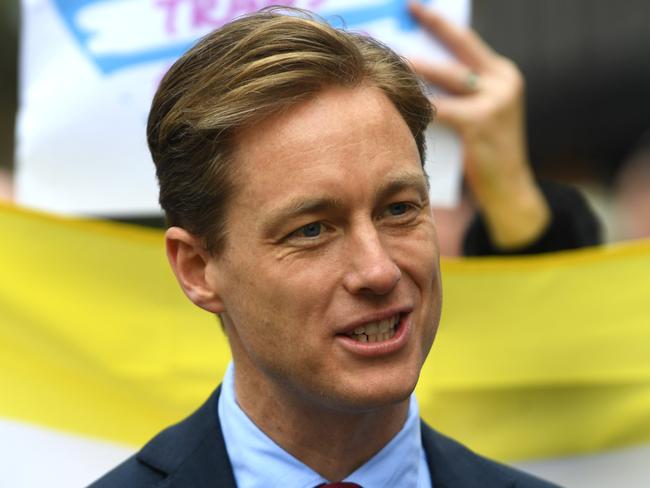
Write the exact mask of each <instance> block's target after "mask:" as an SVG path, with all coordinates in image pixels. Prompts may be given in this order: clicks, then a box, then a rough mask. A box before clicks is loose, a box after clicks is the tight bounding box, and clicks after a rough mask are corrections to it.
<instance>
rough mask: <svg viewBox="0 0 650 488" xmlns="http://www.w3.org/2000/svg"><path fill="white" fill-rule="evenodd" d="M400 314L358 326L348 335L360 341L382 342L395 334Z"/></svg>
mask: <svg viewBox="0 0 650 488" xmlns="http://www.w3.org/2000/svg"><path fill="white" fill-rule="evenodd" d="M399 318H400V316H399V314H397V315H395V316H394V317H391V318H389V319H384V320H380V321H378V322H373V323H371V324H366V325H363V326H361V327H357V328H356V329H354V331H353V332H351V333H349V334H348V336H349V337H351V338H352V339H354V340H356V341H358V342H381V341H386V340H388V339H390V338H392V337H394V336H395V327H396V326H397V324H398V323H399Z"/></svg>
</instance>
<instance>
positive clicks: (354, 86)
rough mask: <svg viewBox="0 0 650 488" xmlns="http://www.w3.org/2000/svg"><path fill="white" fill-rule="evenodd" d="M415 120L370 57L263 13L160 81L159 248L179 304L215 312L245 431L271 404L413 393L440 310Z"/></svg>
mask: <svg viewBox="0 0 650 488" xmlns="http://www.w3.org/2000/svg"><path fill="white" fill-rule="evenodd" d="M216 67H218V69H217V68H216ZM190 102H191V103H190ZM163 108H164V110H163ZM165 114H166V115H165ZM430 117H431V109H430V106H429V102H428V100H427V99H426V98H425V97H424V95H423V94H422V93H421V91H420V88H419V85H418V82H417V79H416V78H415V77H414V75H413V74H412V73H411V72H410V71H409V69H408V67H407V66H406V65H405V64H404V62H403V61H402V60H401V59H400V58H399V57H397V56H396V55H395V54H393V53H392V52H391V51H390V50H388V49H387V48H385V47H383V46H381V45H379V44H377V43H375V42H373V41H370V40H367V39H364V38H362V37H358V36H355V35H352V34H346V33H342V32H338V31H336V30H334V29H332V28H331V27H328V26H326V25H323V24H321V23H319V22H315V21H313V20H310V19H304V18H295V17H284V16H279V15H277V14H274V13H268V12H267V13H262V14H258V15H255V16H252V17H248V18H245V19H242V20H239V21H236V22H235V23H233V24H231V25H230V26H226V27H224V28H223V30H222V31H217V32H216V33H214V34H212V35H210V36H209V37H208V38H206V39H204V40H203V41H202V42H201V43H199V45H198V46H197V47H196V48H195V49H193V50H192V51H190V52H189V53H188V54H187V55H186V56H185V57H184V58H183V59H181V61H179V64H178V65H177V66H175V67H174V68H173V69H172V71H171V73H170V74H169V75H168V76H167V77H166V79H165V80H164V81H163V85H162V87H161V91H160V92H159V93H158V95H157V96H156V99H155V101H154V108H153V109H152V116H151V119H150V131H149V135H150V142H151V146H152V152H153V154H154V158H155V159H157V165H158V174H159V177H160V181H161V201H162V202H163V205H166V210H167V211H168V212H169V213H170V215H171V220H172V224H176V226H172V227H171V228H170V229H169V230H168V231H167V250H168V255H169V258H170V262H171V264H172V267H173V268H174V271H175V273H176V276H177V278H178V280H179V282H180V284H181V286H182V288H183V289H184V291H185V293H186V294H187V295H188V297H189V298H190V299H191V300H192V301H193V302H194V303H195V304H197V305H199V306H200V307H202V308H204V309H206V310H209V311H211V312H213V313H219V314H220V315H221V318H222V320H223V323H224V326H225V329H226V332H227V335H228V340H229V342H230V345H231V349H232V353H233V359H234V362H235V367H236V376H235V378H236V380H235V381H236V385H237V395H238V401H239V402H240V404H241V405H242V407H244V409H245V410H246V411H247V413H248V414H249V415H250V416H251V417H252V418H253V419H254V420H255V421H256V422H258V421H259V422H260V423H262V424H264V421H263V420H260V418H261V417H264V416H265V415H275V417H274V419H275V420H273V422H276V423H277V408H278V406H282V407H283V408H285V409H286V411H287V412H288V413H290V412H293V413H294V414H295V412H296V409H300V408H306V410H305V411H315V410H318V409H321V412H323V411H329V412H332V411H337V412H340V411H347V412H362V411H368V410H374V409H376V408H379V407H383V406H387V405H397V404H400V405H403V403H404V400H405V399H406V398H407V397H408V395H409V394H410V393H411V392H412V390H413V388H414V387H415V384H416V382H417V378H418V375H419V372H420V368H421V366H422V363H423V361H424V359H425V358H426V355H427V354H428V351H429V349H430V347H431V344H432V341H433V338H434V336H435V332H436V328H437V324H438V321H439V318H440V302H441V298H440V294H441V291H440V279H439V270H438V249H437V238H436V232H435V226H434V223H433V217H432V214H431V209H430V207H429V202H428V192H427V182H426V177H425V175H424V170H423V167H422V158H423V153H424V142H423V131H424V129H425V127H426V124H427V123H428V122H429V120H430ZM180 175H184V176H183V177H181V176H180ZM221 179H222V180H223V181H222V180H221ZM181 180H182V181H181ZM175 181H178V182H177V183H174V182H175ZM224 182H225V183H224ZM224 188H225V190H224ZM203 200H206V201H207V203H205V205H206V207H207V208H205V209H203V208H202V207H201V205H203V204H202V203H200V202H202V201H203ZM212 200H216V201H217V207H220V209H219V212H220V215H217V214H215V213H214V212H213V211H212V210H210V206H211V205H212V204H213V202H212ZM170 202H174V203H170ZM202 211H203V212H204V213H205V216H203V215H201V212H202ZM194 214H196V215H199V216H200V217H201V218H202V219H203V220H204V221H205V226H204V227H200V224H201V219H199V220H193V219H195V218H196V216H194V217H192V215H194ZM212 224H216V229H217V230H215V229H214V228H213V227H210V226H211V225H212ZM197 225H199V227H197ZM224 236H225V238H224ZM210 242H212V243H214V245H215V246H217V247H216V248H214V247H209V243H210ZM206 243H208V247H206V245H205V244H206ZM289 405H292V406H293V407H295V408H293V409H291V408H289ZM256 409H257V410H256Z"/></svg>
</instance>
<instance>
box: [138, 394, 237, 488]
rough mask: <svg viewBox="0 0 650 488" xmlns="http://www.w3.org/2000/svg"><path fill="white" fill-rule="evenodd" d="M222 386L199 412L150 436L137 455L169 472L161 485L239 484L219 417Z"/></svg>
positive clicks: (206, 487) (210, 487)
mask: <svg viewBox="0 0 650 488" xmlns="http://www.w3.org/2000/svg"><path fill="white" fill-rule="evenodd" d="M220 390H221V387H219V388H217V390H216V391H215V392H214V393H213V394H212V395H211V396H210V398H209V399H208V400H207V401H206V402H205V403H204V404H203V406H201V407H200V408H199V409H198V410H197V411H196V412H194V413H193V414H192V415H190V416H189V417H188V418H187V419H185V420H183V421H182V422H180V423H179V424H176V425H174V426H172V427H170V428H168V429H166V430H164V431H163V432H161V433H160V434H158V435H157V436H156V437H155V438H154V439H152V440H151V442H149V443H148V444H147V445H146V446H145V447H144V448H143V449H142V450H141V451H140V452H139V453H138V454H137V455H136V457H137V459H138V460H139V461H140V462H142V463H145V464H147V465H148V466H150V467H151V468H153V469H155V470H157V471H160V472H162V473H165V474H166V475H167V476H166V478H165V480H164V481H163V482H162V484H161V485H160V487H161V488H163V487H165V488H172V487H174V488H176V487H178V488H180V487H188V486H191V487H193V488H194V487H195V488H216V487H219V488H236V484H235V479H234V475H233V471H232V466H231V465H230V460H229V459H228V453H227V451H226V446H225V443H224V440H223V434H222V432H221V424H220V423H219V420H218V413H217V402H218V398H219V393H220Z"/></svg>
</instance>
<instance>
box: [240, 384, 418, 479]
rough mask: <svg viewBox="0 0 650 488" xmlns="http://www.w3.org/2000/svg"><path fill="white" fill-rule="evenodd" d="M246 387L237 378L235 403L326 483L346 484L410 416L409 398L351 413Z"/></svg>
mask: <svg viewBox="0 0 650 488" xmlns="http://www.w3.org/2000/svg"><path fill="white" fill-rule="evenodd" d="M245 383H246V382H245V381H237V375H236V374H235V390H236V395H237V403H238V404H239V406H240V407H241V408H242V410H243V411H244V412H245V413H246V415H247V416H248V417H249V418H250V419H251V420H252V421H253V422H254V423H255V424H256V425H257V426H258V427H259V428H260V429H261V430H262V431H264V433H265V434H266V435H268V436H269V437H270V438H271V439H273V441H274V442H276V443H277V444H278V445H279V446H280V447H282V448H283V449H284V450H285V451H287V452H288V453H290V454H291V455H292V456H294V457H295V458H297V459H299V460H300V461H301V462H303V463H304V464H306V465H307V466H309V467H310V468H312V469H313V470H314V471H316V472H317V473H319V474H320V475H321V476H323V477H324V478H326V479H328V480H342V479H344V478H345V477H346V476H348V475H349V474H351V473H352V472H353V471H355V470H356V469H357V468H358V467H360V466H361V465H362V464H363V463H365V462H366V461H368V460H369V459H370V458H371V457H372V456H373V455H374V454H376V453H377V452H379V451H380V450H381V449H382V448H383V447H384V446H385V445H386V444H388V442H389V441H390V440H391V439H392V438H393V437H394V436H395V435H396V434H397V433H398V432H399V431H400V429H401V428H402V426H403V425H404V422H405V421H406V418H407V415H408V405H409V401H408V399H406V400H404V401H402V402H399V403H397V404H393V405H387V406H383V407H381V408H375V409H371V410H367V411H363V412H350V411H342V410H335V409H325V408H322V407H318V406H316V405H315V404H313V403H310V402H308V401H305V400H304V399H302V398H300V399H299V398H295V397H292V396H290V395H289V396H287V395H286V392H284V391H283V392H282V395H281V396H280V395H278V394H273V393H274V392H268V391H266V392H265V394H264V395H260V389H256V388H251V387H250V386H251V385H245ZM242 384H244V385H245V386H243V387H242V386H240V385H242ZM253 392H254V393H253ZM278 398H282V401H281V402H280V401H278V400H277V399H278Z"/></svg>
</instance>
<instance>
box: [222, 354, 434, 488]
mask: <svg viewBox="0 0 650 488" xmlns="http://www.w3.org/2000/svg"><path fill="white" fill-rule="evenodd" d="M218 412H219V422H220V423H221V429H222V431H223V437H224V440H225V442H226V449H227V451H228V456H229V458H230V462H231V464H232V467H233V472H234V474H235V480H236V481H237V486H238V487H241V488H257V487H265V488H276V487H277V488H281V487H286V486H292V487H296V488H298V487H300V488H313V487H315V486H317V485H319V484H321V483H327V480H325V479H324V478H323V477H322V476H320V475H319V474H318V473H316V472H315V471H314V470H312V469H311V468H310V467H309V466H307V465H305V464H303V463H302V462H301V461H299V460H298V459H296V458H295V457H293V456H292V455H291V454H289V453H288V452H286V451H285V450H284V449H282V448H281V447H280V446H279V445H277V444H276V443H275V442H274V441H273V440H272V439H271V438H270V437H268V436H267V435H266V434H265V433H264V432H263V431H262V430H260V429H259V427H257V426H256V425H255V424H254V423H253V421H251V419H250V418H248V416H247V415H246V414H245V413H244V411H243V410H242V409H241V408H240V407H239V405H238V404H237V401H236V398H235V387H234V365H233V364H232V363H231V364H230V365H229V366H228V369H227V371H226V375H225V377H224V380H223V385H222V388H221V395H220V396H219V404H218ZM344 481H351V482H354V483H358V484H359V485H361V486H364V487H373V488H374V487H377V488H379V487H393V486H412V487H416V486H431V484H430V483H431V481H430V477H429V471H428V467H427V464H426V460H425V456H424V450H423V448H422V437H421V432H420V418H419V412H418V405H417V401H416V400H415V396H414V395H411V399H410V402H409V411H408V417H407V419H406V422H405V423H404V426H403V427H402V429H401V430H400V431H399V432H398V433H397V435H396V436H395V437H393V439H392V440H391V441H390V442H389V443H388V444H386V445H385V446H384V447H383V448H382V449H381V450H380V451H379V452H378V453H377V454H375V455H374V456H373V457H372V458H370V459H369V460H368V461H367V462H366V463H365V464H363V465H362V466H361V467H359V468H358V469H357V470H356V471H354V472H353V473H352V474H350V476H348V477H347V478H346V479H345V480H344Z"/></svg>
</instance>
